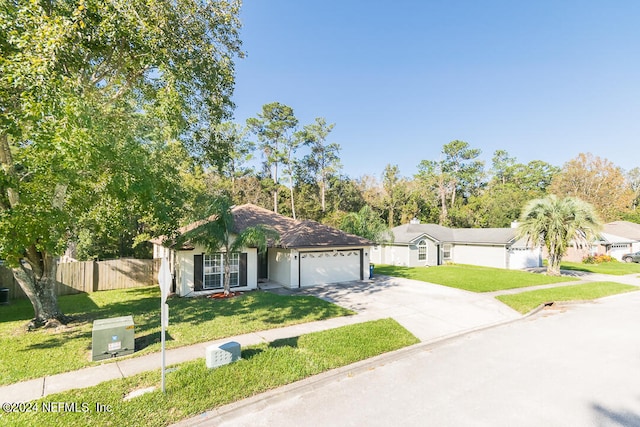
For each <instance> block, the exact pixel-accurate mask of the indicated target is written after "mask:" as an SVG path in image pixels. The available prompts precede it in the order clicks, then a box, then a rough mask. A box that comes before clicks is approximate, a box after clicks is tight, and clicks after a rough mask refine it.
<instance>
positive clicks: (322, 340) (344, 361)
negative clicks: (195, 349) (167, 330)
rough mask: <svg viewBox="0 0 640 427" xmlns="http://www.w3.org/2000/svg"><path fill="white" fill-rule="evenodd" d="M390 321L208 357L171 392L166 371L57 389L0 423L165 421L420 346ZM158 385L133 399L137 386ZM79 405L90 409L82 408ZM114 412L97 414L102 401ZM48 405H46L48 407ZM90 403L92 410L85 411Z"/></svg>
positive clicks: (173, 381) (174, 377)
mask: <svg viewBox="0 0 640 427" xmlns="http://www.w3.org/2000/svg"><path fill="white" fill-rule="evenodd" d="M417 342H418V340H417V339H416V338H415V337H414V336H413V335H411V333H410V332H408V331H407V330H406V329H404V328H403V327H402V326H400V325H399V324H398V323H396V321H395V320H392V319H382V320H377V321H373V322H367V323H360V324H355V325H349V326H344V327H341V328H337V329H331V330H327V331H322V332H316V333H312V334H308V335H302V336H299V337H295V338H289V339H284V340H278V341H274V342H272V343H269V344H266V343H265V344H261V345H256V346H251V347H247V348H245V349H244V350H243V351H242V359H241V360H240V361H238V362H236V363H233V364H231V365H226V366H222V367H220V368H217V369H213V370H209V369H207V368H206V365H205V362H204V360H203V359H200V360H197V361H193V362H188V363H183V364H181V365H178V366H177V370H176V371H175V372H170V373H167V381H166V390H167V393H166V394H164V395H163V394H162V392H161V391H160V390H159V387H158V386H159V382H160V371H159V370H156V371H154V372H146V373H143V374H140V375H135V376H133V377H129V378H125V379H118V380H112V381H108V382H105V383H102V384H99V385H97V386H95V387H91V388H87V389H82V390H72V391H68V392H64V393H59V394H55V395H51V396H47V397H45V398H42V399H40V400H39V401H36V402H34V404H35V405H37V407H38V409H39V411H38V412H36V413H24V414H18V413H13V414H1V413H0V424H2V425H7V426H13V425H15V426H22V425H34V426H35V425H38V426H50V425H65V426H87V425H92V426H104V425H109V426H139V425H147V426H161V425H168V424H170V423H174V422H177V421H179V420H182V419H185V418H188V417H191V416H195V415H197V414H200V413H203V412H204V411H207V410H210V409H213V408H217V407H220V406H222V405H225V404H228V403H231V402H235V401H238V400H240V399H243V398H246V397H249V396H252V395H255V394H258V393H262V392H264V391H267V390H270V389H273V388H276V387H279V386H282V385H285V384H289V383H292V382H294V381H298V380H301V379H303V378H307V377H310V376H312V375H315V374H318V373H321V372H324V371H328V370H330V369H333V368H337V367H340V366H345V365H348V364H351V363H354V362H357V361H359V360H364V359H367V358H370V357H373V356H376V355H379V354H382V353H385V352H389V351H393V350H397V349H399V348H402V347H406V346H409V345H412V344H415V343H417ZM150 386H156V387H157V388H156V390H155V391H153V392H150V393H147V394H144V395H142V396H139V397H136V398H134V399H132V400H129V401H123V396H125V395H127V394H129V393H130V392H131V391H133V390H137V389H142V388H146V387H150ZM51 402H63V403H74V402H76V403H77V405H78V408H79V409H78V410H79V412H78V413H75V412H63V413H51V412H44V411H43V410H42V408H43V407H44V408H47V407H48V406H47V405H50V403H51ZM81 404H85V405H86V406H84V407H80V405H81ZM97 404H101V405H102V407H103V408H104V407H105V406H107V405H108V406H109V407H110V408H111V411H112V412H98V411H96V405H97ZM43 405H44V406H43ZM84 408H86V409H87V411H86V412H82V410H81V409H84Z"/></svg>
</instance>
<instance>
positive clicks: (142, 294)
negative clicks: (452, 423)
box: [0, 286, 353, 385]
mask: <svg viewBox="0 0 640 427" xmlns="http://www.w3.org/2000/svg"><path fill="white" fill-rule="evenodd" d="M59 303H60V308H61V309H62V311H63V312H64V313H66V314H68V315H72V316H74V317H75V318H76V319H77V321H75V322H74V323H72V324H70V325H68V327H66V328H64V329H62V330H61V331H53V330H37V331H33V332H26V331H25V329H24V326H25V324H26V323H27V322H28V320H29V319H30V318H31V317H33V309H32V308H31V305H30V303H29V302H28V301H27V300H16V301H12V303H11V304H10V305H8V306H0V348H1V349H2V350H1V351H0V385H4V384H10V383H14V382H18V381H23V380H27V379H32V378H38V377H41V376H44V375H53V374H57V373H61V372H66V371H71V370H75V369H80V368H83V367H87V366H93V365H95V364H97V362H92V361H91V330H92V327H93V320H95V319H100V318H108V317H118V316H125V315H133V320H134V324H135V338H136V353H135V355H133V356H130V357H135V356H139V355H143V354H148V353H151V352H156V351H160V349H161V348H160V347H161V344H160V292H159V288H158V287H157V286H155V287H147V288H136V289H127V290H117V291H102V292H96V293H92V294H77V295H70V296H64V297H61V298H60V299H59ZM169 307H170V308H169V327H168V330H167V343H166V348H175V347H180V346H184V345H189V344H194V343H198V342H205V341H210V340H216V339H220V338H225V337H229V336H234V335H240V334H245V333H249V332H255V331H261V330H265V329H272V328H278V327H282V326H287V325H293V324H298V323H305V322H311V321H315V320H322V319H328V318H331V317H337V316H345V315H350V314H353V312H352V311H350V310H347V309H344V308H342V307H339V306H337V305H335V304H331V303H329V302H326V301H323V300H321V299H319V298H315V297H310V296H280V295H275V294H271V293H267V292H258V291H255V292H248V293H246V294H244V295H242V296H240V297H235V298H231V299H226V300H215V299H210V298H171V299H170V300H169ZM44 360H46V361H47V362H46V363H41V362H34V361H44Z"/></svg>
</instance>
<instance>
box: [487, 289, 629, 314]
mask: <svg viewBox="0 0 640 427" xmlns="http://www.w3.org/2000/svg"><path fill="white" fill-rule="evenodd" d="M637 290H638V287H637V286H631V285H623V284H621V283H615V282H592V283H586V284H583V285H575V286H562V287H558V288H549V289H539V290H536V291H529V292H522V293H519V294H513V295H500V296H497V297H496V298H497V299H498V300H500V301H502V302H503V303H505V304H507V305H508V306H509V307H511V308H513V309H514V310H517V311H519V312H520V313H528V312H530V311H531V310H533V309H534V308H536V307H538V306H539V305H540V304H545V303H547V302H557V301H585V300H592V299H597V298H602V297H606V296H609V295H615V294H621V293H624V292H632V291H637Z"/></svg>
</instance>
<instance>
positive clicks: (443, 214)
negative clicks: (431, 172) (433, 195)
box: [438, 178, 449, 225]
mask: <svg viewBox="0 0 640 427" xmlns="http://www.w3.org/2000/svg"><path fill="white" fill-rule="evenodd" d="M438 191H439V192H440V225H446V223H447V217H448V216H449V213H448V212H447V191H446V188H445V186H444V181H443V180H442V178H441V179H440V182H439V186H438Z"/></svg>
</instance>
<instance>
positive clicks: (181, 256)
mask: <svg viewBox="0 0 640 427" xmlns="http://www.w3.org/2000/svg"><path fill="white" fill-rule="evenodd" d="M231 212H232V214H233V217H234V223H235V228H236V230H234V231H235V233H236V234H238V233H241V232H242V231H243V230H245V229H246V228H247V227H252V226H256V225H262V226H265V227H270V228H272V229H274V230H276V231H277V232H278V233H279V234H280V240H279V241H278V242H270V243H269V245H268V248H267V250H266V252H264V253H261V252H258V250H257V249H256V248H243V249H242V250H241V251H240V252H239V253H236V254H233V255H232V257H231V283H230V287H231V289H232V290H234V291H237V290H250V289H256V288H257V287H258V283H259V282H266V281H270V282H275V283H279V284H281V285H283V286H285V287H288V288H299V287H305V286H313V285H317V284H323V283H337V282H345V281H351V280H363V279H364V278H368V277H369V254H370V249H371V245H372V244H373V243H372V242H370V241H369V240H366V239H363V238H361V237H358V236H354V235H351V234H347V233H344V232H343V231H340V230H337V229H335V228H333V227H329V226H326V225H323V224H319V223H317V222H315V221H309V220H304V221H299V220H294V219H292V218H288V217H285V216H283V215H279V214H276V213H274V212H272V211H269V210H267V209H263V208H260V207H258V206H255V205H251V204H247V205H241V206H235V207H233V208H232V209H231ZM199 224H202V222H201V221H199V222H197V223H194V224H190V225H188V226H186V227H184V228H182V229H180V230H178V231H179V232H180V233H184V232H186V231H187V230H189V229H193V228H194V227H195V226H197V225H199ZM152 243H153V244H154V251H153V253H154V258H162V257H165V256H166V257H168V258H169V261H170V264H171V266H172V273H173V274H174V278H175V283H176V293H177V294H178V295H180V296H188V295H199V294H202V293H210V292H212V291H213V292H219V291H221V290H222V288H223V280H224V265H223V263H224V257H223V256H222V253H214V254H208V253H205V250H204V249H203V248H202V247H200V246H198V245H189V244H187V245H183V246H182V247H175V246H172V245H171V243H170V242H169V241H168V240H167V239H156V240H154V241H152Z"/></svg>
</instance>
